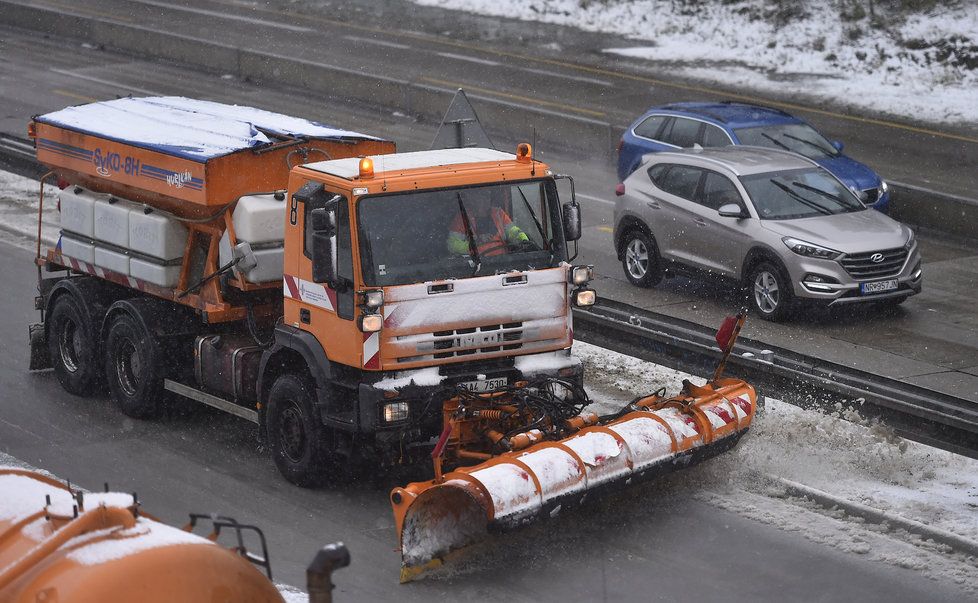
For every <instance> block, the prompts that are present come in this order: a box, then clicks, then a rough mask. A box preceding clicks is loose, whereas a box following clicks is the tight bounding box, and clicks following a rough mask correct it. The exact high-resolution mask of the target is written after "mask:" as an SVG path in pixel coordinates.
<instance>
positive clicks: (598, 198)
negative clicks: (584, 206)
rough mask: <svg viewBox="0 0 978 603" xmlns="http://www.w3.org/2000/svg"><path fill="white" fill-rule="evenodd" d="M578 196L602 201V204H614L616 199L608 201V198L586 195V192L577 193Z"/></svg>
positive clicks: (596, 201) (597, 201)
mask: <svg viewBox="0 0 978 603" xmlns="http://www.w3.org/2000/svg"><path fill="white" fill-rule="evenodd" d="M577 196H578V197H580V198H581V199H587V200H588V201H594V202H595V203H600V204H602V205H611V206H614V204H615V202H614V201H608V200H607V199H602V198H601V197H595V196H593V195H585V194H584V193H577Z"/></svg>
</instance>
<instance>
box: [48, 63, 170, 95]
mask: <svg viewBox="0 0 978 603" xmlns="http://www.w3.org/2000/svg"><path fill="white" fill-rule="evenodd" d="M48 71H52V72H54V73H59V74H61V75H66V76H68V77H74V78H78V79H80V80H85V81H88V82H95V83H96V84H105V85H106V86H115V87H116V88H122V89H123V90H129V91H132V92H139V93H140V94H149V95H151V96H162V93H160V92H156V91H155V90H147V89H146V88H139V87H137V86H130V85H129V84H122V83H120V82H113V81H112V80H106V79H102V78H100V77H95V76H94V75H84V74H81V73H74V72H72V71H68V70H67V69H58V68H57V67H51V68H50V69H49V70H48Z"/></svg>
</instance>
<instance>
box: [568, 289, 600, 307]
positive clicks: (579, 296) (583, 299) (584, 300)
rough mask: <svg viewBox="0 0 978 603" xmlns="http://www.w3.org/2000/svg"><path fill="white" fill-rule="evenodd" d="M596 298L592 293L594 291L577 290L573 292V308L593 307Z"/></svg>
mask: <svg viewBox="0 0 978 603" xmlns="http://www.w3.org/2000/svg"><path fill="white" fill-rule="evenodd" d="M597 298H598V295H597V293H595V292H594V289H578V290H577V291H574V305H575V306H593V305H594V302H595V301H596V300H597Z"/></svg>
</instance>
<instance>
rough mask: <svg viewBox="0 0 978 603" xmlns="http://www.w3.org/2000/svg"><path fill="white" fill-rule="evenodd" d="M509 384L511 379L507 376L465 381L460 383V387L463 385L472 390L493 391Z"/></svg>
mask: <svg viewBox="0 0 978 603" xmlns="http://www.w3.org/2000/svg"><path fill="white" fill-rule="evenodd" d="M508 384H509V379H507V378H506V377H496V378H494V379H482V380H479V381H463V382H462V383H459V384H458V385H459V387H463V388H465V389H467V390H469V391H470V392H492V391H496V390H497V389H502V388H504V387H506V386H507V385H508Z"/></svg>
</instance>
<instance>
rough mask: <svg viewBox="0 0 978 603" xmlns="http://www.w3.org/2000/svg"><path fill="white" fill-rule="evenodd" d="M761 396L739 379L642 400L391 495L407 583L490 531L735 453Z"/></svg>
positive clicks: (720, 381)
mask: <svg viewBox="0 0 978 603" xmlns="http://www.w3.org/2000/svg"><path fill="white" fill-rule="evenodd" d="M755 405H756V394H755V392H754V388H753V387H751V386H750V385H748V384H747V383H745V382H744V381H741V380H739V379H718V380H717V381H715V382H713V383H712V384H708V385H707V386H704V387H696V386H692V385H690V384H686V387H685V388H684V391H683V393H682V394H680V395H679V396H676V397H673V398H668V399H665V398H659V397H657V396H650V397H648V398H645V399H642V400H637V401H636V402H634V403H632V404H631V405H630V406H629V411H628V412H623V413H620V414H619V416H617V417H615V418H613V419H609V420H607V421H606V422H605V421H604V420H602V421H601V422H599V423H598V424H596V425H593V426H590V427H585V428H583V429H581V430H579V431H577V432H576V433H574V434H572V435H570V436H568V437H565V438H564V439H562V440H559V441H544V442H540V443H537V444H534V445H532V446H529V447H527V448H525V449H523V450H520V451H517V452H508V453H505V454H501V455H499V456H496V457H493V458H491V459H489V460H487V461H485V462H483V463H481V464H479V465H475V466H469V467H463V468H459V469H456V470H455V471H452V472H449V473H446V474H445V475H444V476H442V479H441V480H440V481H439V480H433V481H428V482H415V483H412V484H409V485H408V486H407V487H405V488H395V489H394V490H393V491H392V492H391V503H392V506H393V510H394V517H395V522H396V527H397V530H398V534H399V537H400V543H401V558H402V569H401V581H402V582H407V581H410V580H412V579H413V578H415V577H417V576H418V575H420V574H421V573H423V572H424V571H425V570H427V569H431V568H434V567H437V566H439V565H441V563H442V560H443V559H444V558H445V557H446V555H448V554H449V553H451V552H452V551H454V550H457V549H459V548H462V547H464V546H466V545H469V544H471V543H473V542H475V541H477V540H479V539H480V538H481V537H482V536H483V535H485V533H486V532H487V531H488V530H505V529H509V528H513V527H515V526H518V525H520V524H523V523H526V522H529V521H531V520H533V519H535V518H537V517H543V516H546V515H555V514H556V513H558V512H559V511H560V510H561V509H562V508H566V507H568V506H574V505H576V504H579V503H580V502H582V501H583V499H584V496H585V495H586V494H587V495H588V496H593V495H594V494H596V493H598V492H603V491H606V490H610V489H613V488H615V487H621V486H624V485H627V484H631V483H632V482H634V481H637V480H641V479H648V478H651V477H654V476H656V475H661V474H663V473H667V472H669V471H671V470H674V469H678V468H681V467H685V466H688V465H689V464H692V463H695V462H697V461H699V460H702V459H705V458H708V457H710V456H713V455H715V454H719V453H721V452H724V451H726V450H728V449H730V448H732V447H733V446H734V445H736V443H737V442H738V441H739V439H740V437H741V436H742V435H743V434H744V433H745V432H746V431H747V429H748V427H749V425H750V423H751V420H752V419H753V416H754V409H755Z"/></svg>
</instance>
